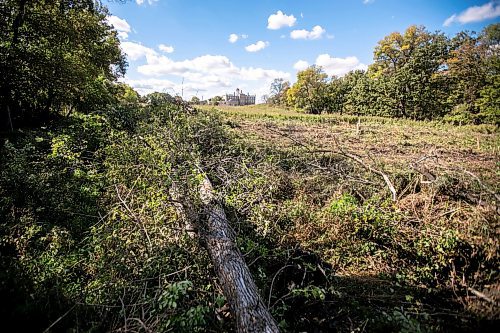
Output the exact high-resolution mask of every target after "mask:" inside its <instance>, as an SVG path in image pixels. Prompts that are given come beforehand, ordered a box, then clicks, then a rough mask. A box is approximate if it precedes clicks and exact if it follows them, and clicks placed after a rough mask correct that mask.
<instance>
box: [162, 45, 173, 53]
mask: <svg viewBox="0 0 500 333" xmlns="http://www.w3.org/2000/svg"><path fill="white" fill-rule="evenodd" d="M158 49H159V50H160V51H163V52H165V53H173V52H174V47H173V46H169V45H165V44H160V45H158Z"/></svg>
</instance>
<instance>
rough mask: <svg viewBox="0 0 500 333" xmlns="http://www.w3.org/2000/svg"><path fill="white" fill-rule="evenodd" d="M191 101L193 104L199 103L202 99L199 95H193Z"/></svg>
mask: <svg viewBox="0 0 500 333" xmlns="http://www.w3.org/2000/svg"><path fill="white" fill-rule="evenodd" d="M191 103H192V104H199V103H200V99H199V98H198V97H197V96H193V97H192V98H191Z"/></svg>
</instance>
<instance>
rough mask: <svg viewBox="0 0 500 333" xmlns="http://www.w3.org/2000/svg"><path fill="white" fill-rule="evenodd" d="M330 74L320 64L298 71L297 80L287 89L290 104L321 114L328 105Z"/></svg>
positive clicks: (308, 111)
mask: <svg viewBox="0 0 500 333" xmlns="http://www.w3.org/2000/svg"><path fill="white" fill-rule="evenodd" d="M327 100H328V75H326V73H325V72H324V71H323V69H322V68H321V67H319V66H315V65H313V66H311V67H309V68H307V69H305V70H303V71H300V72H298V73H297V82H296V83H295V84H294V85H293V86H292V87H291V88H290V89H289V90H288V91H287V101H288V104H289V105H292V106H294V107H296V108H301V109H304V111H305V112H307V113H312V114H320V113H321V112H322V111H324V110H326V108H327V107H328V103H327Z"/></svg>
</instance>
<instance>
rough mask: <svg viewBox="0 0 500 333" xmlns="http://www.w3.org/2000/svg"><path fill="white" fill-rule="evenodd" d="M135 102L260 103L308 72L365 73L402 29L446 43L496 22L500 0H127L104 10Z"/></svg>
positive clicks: (499, 15) (125, 79)
mask: <svg viewBox="0 0 500 333" xmlns="http://www.w3.org/2000/svg"><path fill="white" fill-rule="evenodd" d="M107 6H108V8H109V10H110V15H111V16H110V17H109V18H108V20H109V22H110V23H112V24H113V26H114V27H115V28H116V29H117V30H118V31H119V35H120V39H121V42H122V49H123V50H124V51H125V53H127V55H128V61H129V69H128V72H127V75H126V77H125V78H124V79H123V80H124V81H125V82H127V83H129V84H130V85H131V86H133V87H134V88H135V89H136V90H138V91H139V92H140V93H141V94H145V93H149V92H152V91H164V92H168V93H170V94H178V95H181V94H183V95H184V98H185V99H190V98H191V97H192V96H195V95H196V96H198V97H199V98H202V97H203V98H209V97H212V96H214V95H221V94H224V93H226V92H228V93H229V92H232V91H234V90H235V89H236V88H240V89H243V91H244V92H250V93H253V94H257V99H258V100H259V99H260V96H261V95H263V94H266V93H268V90H269V85H270V82H271V81H272V80H273V79H274V78H278V77H283V78H285V79H288V80H290V81H292V82H293V81H294V80H295V76H296V73H297V71H298V70H300V69H303V68H305V67H306V66H308V65H312V64H318V65H321V66H323V68H324V69H325V71H326V72H327V73H328V74H330V75H338V76H341V75H344V74H345V73H346V72H348V71H349V70H353V69H358V68H361V69H363V68H366V66H367V65H369V64H370V63H371V62H372V56H373V48H374V46H375V45H376V44H377V41H379V40H380V39H382V38H383V37H384V36H386V35H387V34H389V33H391V32H393V31H400V32H403V31H404V30H405V29H406V28H407V27H408V26H409V25H411V24H417V25H424V26H425V27H426V28H427V29H428V30H430V31H436V30H440V31H443V32H444V33H446V34H448V35H450V36H451V35H453V34H455V33H456V32H458V31H461V30H473V31H481V30H482V29H483V28H484V27H485V26H486V25H488V24H491V23H496V22H499V19H500V1H499V0H486V1H484V0H483V1H472V0H469V1H467V0H464V1H458V0H308V1H306V0H254V1H236V0H233V1H219V0H211V1H202V0H130V1H128V2H127V3H125V4H119V3H114V2H108V3H107Z"/></svg>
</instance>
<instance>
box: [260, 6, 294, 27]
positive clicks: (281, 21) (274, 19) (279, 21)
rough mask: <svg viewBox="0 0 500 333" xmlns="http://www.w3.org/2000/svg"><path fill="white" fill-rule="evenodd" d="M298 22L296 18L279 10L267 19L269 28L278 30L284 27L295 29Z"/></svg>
mask: <svg viewBox="0 0 500 333" xmlns="http://www.w3.org/2000/svg"><path fill="white" fill-rule="evenodd" d="M296 22H297V19H296V18H295V16H293V15H286V14H283V12H282V11H281V10H278V11H277V12H276V14H271V15H270V16H269V18H268V19H267V28H268V29H270V30H278V29H281V28H283V27H293V26H294V25H295V23H296Z"/></svg>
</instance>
